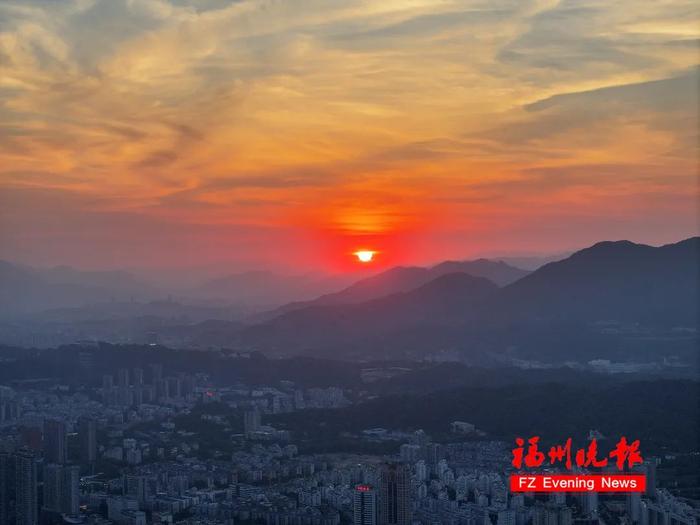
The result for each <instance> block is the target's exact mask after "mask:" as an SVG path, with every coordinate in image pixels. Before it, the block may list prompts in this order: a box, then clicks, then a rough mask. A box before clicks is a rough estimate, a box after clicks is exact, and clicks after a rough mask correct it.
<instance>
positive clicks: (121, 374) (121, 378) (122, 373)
mask: <svg viewBox="0 0 700 525" xmlns="http://www.w3.org/2000/svg"><path fill="white" fill-rule="evenodd" d="M117 386H119V387H120V388H127V387H128V386H129V369H128V368H120V369H119V370H117Z"/></svg>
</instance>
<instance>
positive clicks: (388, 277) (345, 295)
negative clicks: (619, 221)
mask: <svg viewBox="0 0 700 525" xmlns="http://www.w3.org/2000/svg"><path fill="white" fill-rule="evenodd" d="M451 273H467V274H469V275H472V276H474V277H484V278H486V279H488V280H490V281H492V282H493V283H495V284H497V285H499V286H504V285H506V284H509V283H512V282H514V281H516V280H518V279H520V278H521V277H524V276H525V275H527V274H528V273H529V272H527V271H526V270H521V269H520V268H515V267H513V266H510V265H508V264H506V263H504V262H502V261H490V260H488V259H477V260H475V261H445V262H443V263H440V264H438V265H436V266H433V267H430V268H422V267H419V266H408V267H406V266H398V267H395V268H390V269H389V270H386V271H384V272H381V273H379V274H377V275H373V276H371V277H367V278H365V279H361V280H360V281H357V282H356V283H354V284H352V285H350V286H348V287H347V288H345V289H343V290H340V291H339V292H335V293H329V294H326V295H322V296H321V297H318V298H317V299H314V300H311V301H300V302H294V303H290V304H287V305H284V306H282V307H280V308H278V309H276V310H273V311H271V312H267V313H265V314H263V315H261V316H258V320H261V321H262V320H269V319H272V318H274V317H277V316H279V315H282V314H285V313H288V312H291V311H294V310H299V309H302V308H306V307H309V306H323V305H341V304H359V303H363V302H366V301H371V300H373V299H378V298H380V297H385V296H388V295H391V294H395V293H399V292H408V291H410V290H415V289H416V288H418V287H420V286H423V285H424V284H426V283H429V282H430V281H432V280H433V279H436V278H438V277H440V276H442V275H447V274H451Z"/></svg>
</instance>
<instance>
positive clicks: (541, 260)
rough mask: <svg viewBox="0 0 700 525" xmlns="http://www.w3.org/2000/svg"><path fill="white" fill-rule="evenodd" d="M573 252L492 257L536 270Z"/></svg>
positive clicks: (524, 268) (517, 266) (529, 269)
mask: <svg viewBox="0 0 700 525" xmlns="http://www.w3.org/2000/svg"><path fill="white" fill-rule="evenodd" d="M569 255H571V252H565V253H556V254H553V255H512V256H503V257H492V259H494V260H499V261H503V262H504V263H506V264H510V265H512V266H515V267H516V268H522V269H523V270H528V271H530V272H534V271H535V270H537V269H538V268H540V267H542V266H544V265H545V264H548V263H551V262H556V261H561V260H562V259H566V258H567V257H568V256H569Z"/></svg>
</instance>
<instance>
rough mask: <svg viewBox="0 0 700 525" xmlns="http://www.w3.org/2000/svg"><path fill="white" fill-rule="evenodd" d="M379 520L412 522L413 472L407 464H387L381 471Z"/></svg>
mask: <svg viewBox="0 0 700 525" xmlns="http://www.w3.org/2000/svg"><path fill="white" fill-rule="evenodd" d="M379 509H380V512H379V522H380V523H381V524H382V525H409V524H410V523H411V516H412V509H411V472H410V470H409V468H408V466H407V465H400V464H392V465H386V466H384V468H383V469H382V471H381V476H380V492H379Z"/></svg>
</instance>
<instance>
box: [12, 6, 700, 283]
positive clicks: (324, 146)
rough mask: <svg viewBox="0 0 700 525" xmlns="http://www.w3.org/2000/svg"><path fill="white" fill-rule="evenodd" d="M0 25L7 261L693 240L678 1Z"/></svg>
mask: <svg viewBox="0 0 700 525" xmlns="http://www.w3.org/2000/svg"><path fill="white" fill-rule="evenodd" d="M0 20H2V22H1V23H0V61H1V63H2V64H3V68H2V72H1V73H0V174H1V177H2V178H1V179H0V185H1V186H0V198H1V199H2V201H0V210H1V211H0V223H1V224H2V227H0V246H1V247H2V248H3V254H2V258H4V259H9V260H15V261H20V262H27V263H32V264H42V265H45V264H74V265H82V266H98V267H125V266H135V265H167V264H173V262H174V261H177V263H178V264H182V265H187V264H206V263H211V262H213V261H221V260H230V261H235V262H236V264H239V265H241V266H248V267H255V266H258V265H265V264H272V265H274V264H280V259H279V254H280V253H284V254H285V259H283V261H282V262H283V264H284V265H287V266H289V267H290V268H294V269H303V268H320V269H332V270H341V271H344V270H350V269H351V268H350V267H349V266H348V262H347V254H348V253H350V252H352V251H353V250H356V249H357V247H358V246H370V245H371V246H373V247H376V249H377V250H381V251H382V253H383V256H382V264H406V265H408V264H417V263H421V262H424V261H425V257H426V254H430V257H431V259H433V260H439V259H448V258H468V257H470V256H473V255H477V254H483V253H487V252H506V251H510V252H530V253H532V252H557V251H562V250H568V249H571V248H572V247H580V246H585V245H588V244H591V243H593V242H596V241H598V240H602V239H620V238H628V239H630V240H633V241H637V242H647V243H651V244H659V243H664V242H673V241H676V240H679V239H681V238H684V237H689V236H692V235H697V232H698V222H697V221H698V215H697V197H698V185H697V112H698V95H697V84H698V67H697V66H698V54H697V49H698V48H697V42H698V38H699V37H700V30H699V29H698V28H699V27H700V24H698V23H697V22H698V21H699V20H700V16H699V15H698V10H697V8H696V7H695V6H693V5H692V4H689V3H685V2H683V1H680V0H678V1H675V0H674V1H672V2H670V3H668V4H664V5H656V4H650V5H647V6H645V7H644V8H643V9H640V8H633V4H631V2H627V1H622V2H616V3H613V4H610V3H590V4H583V3H579V2H574V1H564V2H559V3H555V2H548V1H532V2H529V1H528V2H498V3H493V2H469V3H467V4H465V3H464V2H457V1H438V2H428V1H424V0H410V1H409V0H403V1H390V2H379V3H378V2H369V1H367V2H363V1H360V2H347V3H342V4H333V5H331V4H329V3H328V2H319V1H315V0H314V1H306V2H294V1H292V2H268V1H247V0H244V1H229V0H193V1H191V2H187V1H185V0H172V1H166V0H70V1H65V2H60V3H58V2H56V3H47V2H42V1H39V0H34V1H21V2H20V1H9V2H3V3H2V5H0ZM373 249H374V248H373ZM384 254H385V255H384ZM354 266H358V265H357V264H356V261H355V264H354Z"/></svg>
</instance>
